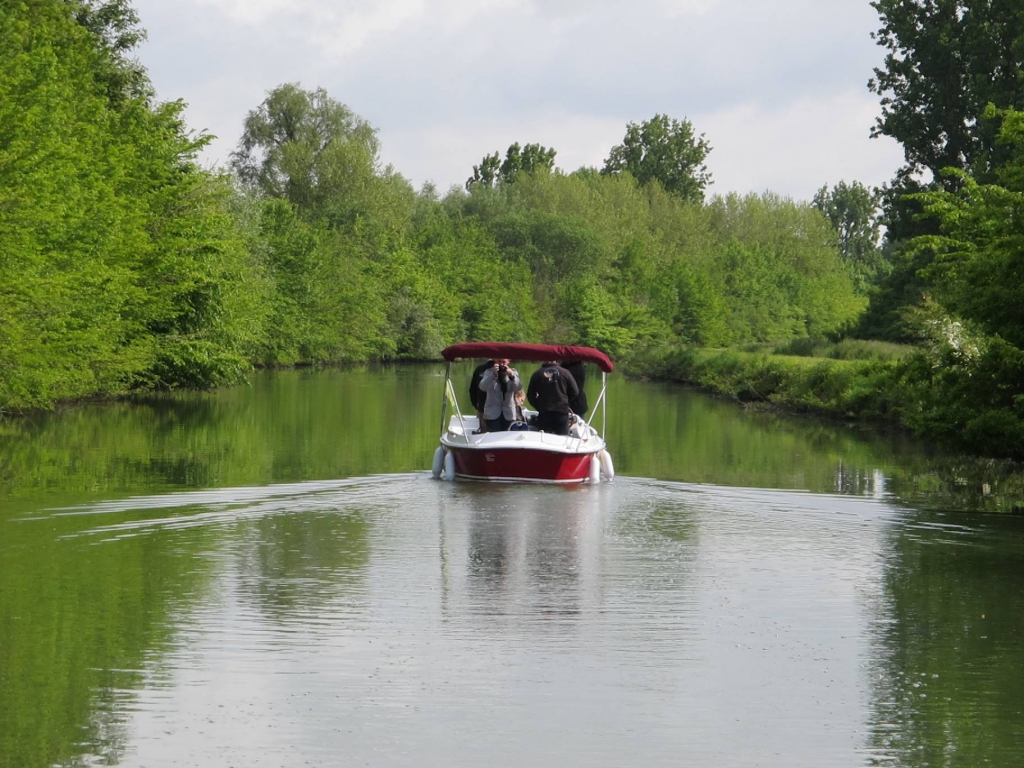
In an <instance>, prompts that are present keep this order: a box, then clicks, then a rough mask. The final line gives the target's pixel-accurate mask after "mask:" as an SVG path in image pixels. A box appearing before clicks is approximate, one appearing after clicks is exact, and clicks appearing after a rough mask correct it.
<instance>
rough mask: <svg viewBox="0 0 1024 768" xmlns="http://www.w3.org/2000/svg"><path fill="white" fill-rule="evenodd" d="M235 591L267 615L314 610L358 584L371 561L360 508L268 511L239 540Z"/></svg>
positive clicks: (285, 617) (276, 617)
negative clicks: (240, 540)
mask: <svg viewBox="0 0 1024 768" xmlns="http://www.w3.org/2000/svg"><path fill="white" fill-rule="evenodd" d="M240 550H241V556H240V558H239V582H240V584H239V591H240V593H241V594H242V595H243V597H244V598H246V599H248V600H250V601H251V602H252V603H253V604H254V605H255V607H256V608H258V609H259V610H260V611H261V612H262V613H263V614H264V615H265V616H266V617H267V618H268V619H270V620H271V621H274V622H279V623H285V622H288V621H289V620H290V619H291V618H293V617H294V616H295V615H296V614H307V613H309V612H311V611H312V612H316V611H317V610H319V609H321V608H323V607H324V606H325V605H326V604H328V603H330V601H331V600H332V599H334V598H336V597H337V596H338V595H339V594H343V593H345V592H346V591H348V590H350V589H351V588H352V586H353V585H354V584H357V583H359V582H361V580H362V577H363V568H364V567H365V565H366V563H367V562H368V560H369V554H368V547H367V522H366V518H365V516H364V513H363V511H362V510H361V509H330V510H316V511H308V510H307V511H303V510H296V511H293V512H289V513H285V514H276V515H269V516H265V517H262V518H260V519H259V520H257V521H255V522H254V523H253V524H252V529H251V530H250V531H249V532H248V535H247V536H246V537H245V540H244V542H242V543H241V544H240Z"/></svg>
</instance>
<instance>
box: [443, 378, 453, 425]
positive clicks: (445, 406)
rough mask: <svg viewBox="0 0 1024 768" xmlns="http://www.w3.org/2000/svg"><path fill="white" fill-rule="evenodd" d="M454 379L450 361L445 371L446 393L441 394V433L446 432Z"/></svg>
mask: <svg viewBox="0 0 1024 768" xmlns="http://www.w3.org/2000/svg"><path fill="white" fill-rule="evenodd" d="M451 381H452V364H451V363H448V370H446V371H445V372H444V394H443V395H441V434H442V435H443V434H444V422H445V419H446V418H447V416H448V386H449V385H450V384H451Z"/></svg>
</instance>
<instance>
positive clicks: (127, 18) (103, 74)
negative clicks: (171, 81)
mask: <svg viewBox="0 0 1024 768" xmlns="http://www.w3.org/2000/svg"><path fill="white" fill-rule="evenodd" d="M61 1H62V2H63V3H64V4H66V5H67V7H68V8H69V9H70V11H71V16H72V18H74V20H75V21H77V22H78V23H79V24H81V25H82V26H83V27H85V28H86V29H87V30H89V32H90V33H91V34H92V36H93V40H94V43H95V45H96V47H97V48H98V49H99V50H100V51H102V54H103V55H102V56H101V58H100V59H98V60H97V61H96V62H95V63H94V65H93V66H94V76H95V77H96V79H97V81H99V82H100V83H102V84H103V85H104V87H105V89H106V92H107V98H108V100H109V101H110V103H111V105H112V106H114V107H117V106H119V105H122V106H123V105H124V103H125V101H126V100H127V99H131V98H151V97H152V95H153V87H152V85H151V84H150V82H149V78H148V77H147V76H146V70H145V68H144V67H143V66H142V65H141V64H140V63H139V62H138V60H137V59H133V58H130V53H131V52H132V51H133V50H135V48H136V46H138V44H139V43H141V42H142V41H143V40H145V39H146V31H145V30H144V29H143V28H142V27H141V26H139V14H138V13H137V12H136V11H135V9H134V8H132V6H131V3H130V1H129V0H61Z"/></svg>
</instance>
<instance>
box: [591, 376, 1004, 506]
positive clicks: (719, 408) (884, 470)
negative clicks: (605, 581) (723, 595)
mask: <svg viewBox="0 0 1024 768" xmlns="http://www.w3.org/2000/svg"><path fill="white" fill-rule="evenodd" d="M610 397H611V400H612V401H613V402H616V403H621V404H622V405H621V406H619V409H620V410H621V411H622V413H621V415H620V416H619V417H618V418H617V419H616V422H615V423H616V427H615V429H614V430H612V431H611V432H610V433H609V447H610V450H611V452H612V455H613V456H615V462H616V468H617V469H618V470H619V472H620V474H625V475H632V476H635V477H651V478H658V479H661V480H680V481H685V482H700V483H715V484H721V485H731V486H740V487H753V488H801V489H806V490H810V491H815V492H820V493H844V494H853V495H868V496H880V495H883V494H892V495H894V496H895V497H896V498H897V499H899V501H901V502H902V503H905V504H911V505H918V506H927V507H930V508H933V509H978V510H987V511H1012V510H1013V509H1014V508H1015V507H1016V508H1024V467H1022V466H1021V465H1019V464H1013V463H1012V462H1005V461H994V460H989V459H978V458H973V457H970V456H964V455H960V454H956V453H950V452H944V451H942V450H941V449H940V448H939V447H938V446H936V445H934V444H930V443H925V442H923V441H920V440H915V439H913V438H911V437H910V436H909V435H907V434H906V433H905V432H902V431H897V430H891V429H887V430H883V429H881V428H874V427H872V426H871V425H863V424H855V423H854V424H851V423H845V422H840V421H835V420H827V419H821V418H816V417H814V416H800V417H794V416H791V415H790V416H780V415H778V414H775V413H770V412H763V411H751V410H749V409H744V408H741V407H739V406H737V405H735V404H733V403H729V402H724V401H721V400H716V399H713V398H711V397H709V396H707V395H704V394H701V393H698V392H695V391H693V390H689V389H686V388H685V387H682V386H679V385H672V384H664V383H651V382H635V381H623V380H621V379H620V378H614V379H613V380H612V381H611V385H610Z"/></svg>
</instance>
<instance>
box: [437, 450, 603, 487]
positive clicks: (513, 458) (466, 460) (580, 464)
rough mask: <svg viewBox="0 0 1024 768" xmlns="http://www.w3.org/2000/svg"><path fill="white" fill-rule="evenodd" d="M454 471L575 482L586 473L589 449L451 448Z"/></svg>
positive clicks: (503, 477) (484, 475)
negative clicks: (568, 451) (569, 450)
mask: <svg viewBox="0 0 1024 768" xmlns="http://www.w3.org/2000/svg"><path fill="white" fill-rule="evenodd" d="M451 452H452V455H453V456H454V457H455V473H456V474H458V475H462V476H465V477H479V478H484V479H493V480H512V479H517V478H518V479H521V480H540V481H547V482H558V483H578V482H582V481H583V480H586V479H587V477H588V476H589V474H590V462H591V460H592V459H593V457H594V456H595V454H593V453H586V454H571V453H552V452H551V451H532V450H523V449H512V448H505V449H502V448H497V449H495V450H460V449H459V448H452V449H451Z"/></svg>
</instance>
